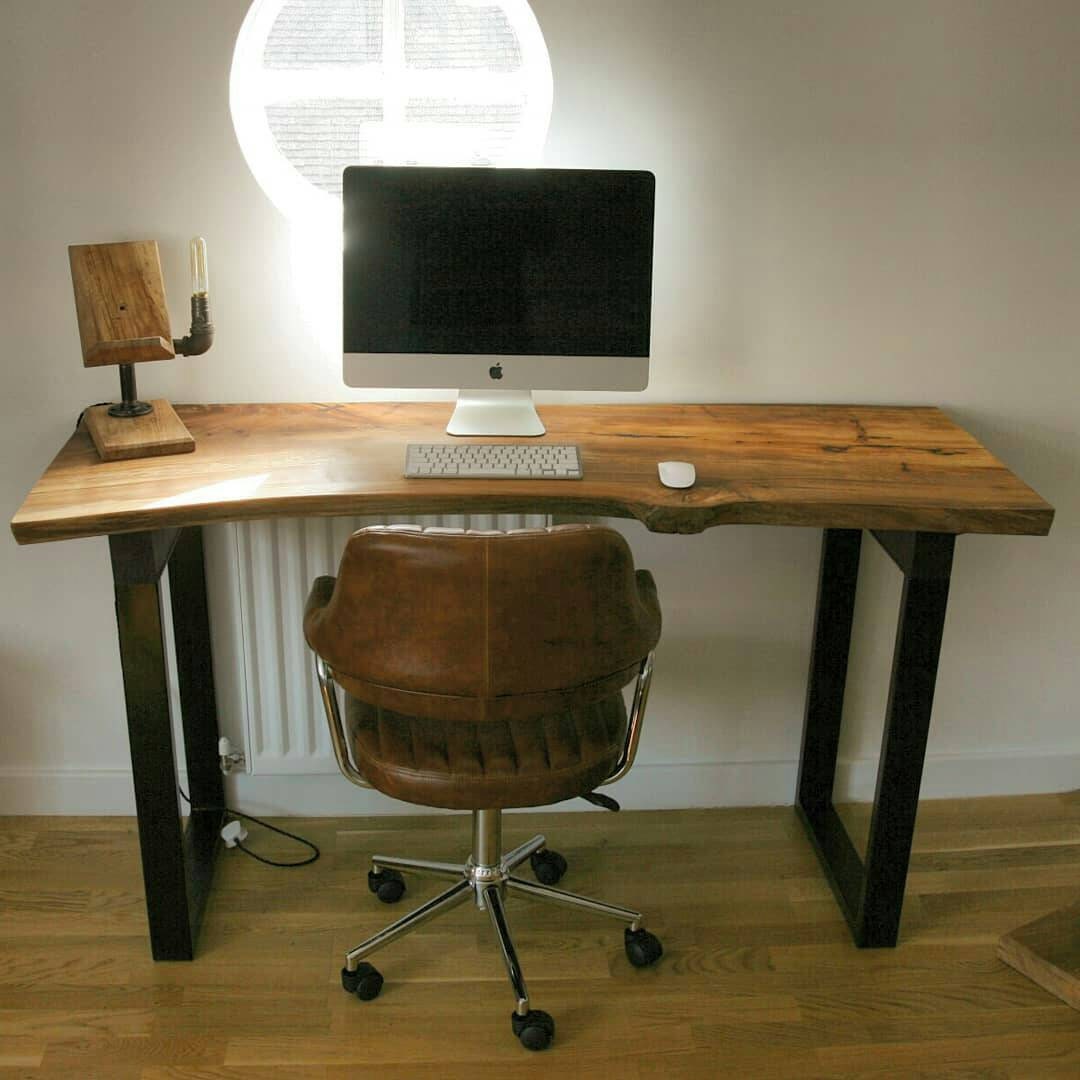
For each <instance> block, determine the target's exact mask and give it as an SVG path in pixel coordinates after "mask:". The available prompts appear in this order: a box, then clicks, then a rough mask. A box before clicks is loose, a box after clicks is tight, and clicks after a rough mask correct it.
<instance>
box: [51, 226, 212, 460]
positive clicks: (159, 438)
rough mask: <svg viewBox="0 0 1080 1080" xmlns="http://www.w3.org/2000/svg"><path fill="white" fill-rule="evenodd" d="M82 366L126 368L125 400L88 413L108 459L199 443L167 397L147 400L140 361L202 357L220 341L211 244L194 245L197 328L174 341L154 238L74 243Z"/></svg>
mask: <svg viewBox="0 0 1080 1080" xmlns="http://www.w3.org/2000/svg"><path fill="white" fill-rule="evenodd" d="M68 257H69V259H70V262H71V283H72V285H73V287H74V290H75V311H76V314H77V316H78V320H79V338H80V341H81V344H82V353H83V366H84V367H100V366H102V365H103V364H117V365H119V367H120V394H121V400H120V401H119V402H118V403H117V404H115V405H95V406H93V407H92V408H89V409H87V410H86V427H87V430H88V431H89V432H90V437H91V438H92V439H93V441H94V446H95V447H97V452H98V455H99V457H101V459H102V460H103V461H117V460H120V459H123V458H140V457H151V456H156V455H160V454H184V453H190V452H191V451H192V450H194V449H195V440H194V439H193V438H192V437H191V433H190V432H189V431H188V429H187V428H186V427H185V426H184V423H183V421H182V420H181V419H180V417H179V416H177V415H176V411H175V410H174V409H173V407H172V406H171V405H170V404H169V402H168V401H166V400H165V399H164V398H156V399H153V400H151V401H149V402H147V401H140V400H139V399H138V394H137V391H136V388H135V364H137V363H141V362H143V361H147V360H167V359H170V358H172V357H174V356H176V355H177V353H179V354H181V355H182V356H198V355H200V354H201V353H204V352H206V351H207V350H208V349H209V348H210V346H211V345H212V344H213V341H214V325H213V323H212V322H211V320H210V298H209V291H208V286H209V280H208V274H207V264H206V241H205V240H204V239H203V238H202V237H201V236H197V237H195V239H193V240H192V241H191V329H190V330H189V331H188V334H187V336H186V337H183V338H179V339H174V338H173V337H172V334H171V331H170V324H169V311H168V307H167V306H166V303H165V284H164V282H163V280H162V276H161V258H160V256H159V254H158V246H157V242H156V241H154V240H133V241H126V242H123V243H116V244H74V245H72V246H71V247H69V248H68Z"/></svg>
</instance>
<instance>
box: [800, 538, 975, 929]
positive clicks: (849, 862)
mask: <svg viewBox="0 0 1080 1080" xmlns="http://www.w3.org/2000/svg"><path fill="white" fill-rule="evenodd" d="M873 535H874V538H875V539H876V540H877V541H878V543H880V544H881V546H882V547H883V548H884V549H885V551H886V552H887V553H888V554H889V556H890V557H891V558H892V559H893V561H894V562H895V563H896V564H897V566H899V567H900V569H901V571H903V574H904V590H903V595H902V597H901V602H900V620H899V626H898V628H897V634H896V648H895V653H894V657H893V670H892V680H891V684H890V688H889V704H888V710H887V716H886V720H885V733H884V736H883V740H882V752H881V759H880V762H879V765H878V778H877V788H876V790H875V793H874V809H873V815H872V817H871V822H870V836H869V842H868V844H867V851H866V860H865V864H864V862H863V860H862V859H861V858H860V857H859V854H858V852H857V851H856V850H855V847H854V845H853V844H852V843H851V839H850V837H849V836H848V834H847V830H846V829H845V828H844V825H843V823H842V822H841V820H840V818H839V816H838V815H837V813H836V810H835V809H834V807H833V803H832V787H833V782H834V779H835V774H836V751H837V744H838V741H839V735H840V718H841V713H842V710H843V700H844V686H845V683H846V678H847V657H848V649H849V644H850V638H851V619H852V614H853V610H854V599H855V582H856V578H857V574H858V561H859V543H858V537H857V534H856V535H855V536H853V535H852V534H851V532H850V531H849V530H827V531H826V533H825V539H824V543H823V546H822V563H821V577H820V581H819V586H818V608H817V616H816V618H815V626H814V644H813V648H812V651H811V660H810V679H809V685H808V688H807V703H806V719H805V723H804V727H803V746H802V756H801V760H800V764H799V782H798V792H797V795H796V809H797V812H798V813H799V816H800V817H801V819H802V821H803V823H804V824H805V826H806V828H807V831H808V833H809V836H810V840H811V842H812V843H813V845H814V849H815V851H816V852H817V855H818V857H819V859H820V860H821V863H822V866H823V868H824V870H825V874H826V876H827V877H828V879H829V883H830V885H831V886H832V888H833V892H834V893H835V894H836V898H837V901H838V902H839V904H840V908H841V910H842V911H843V913H844V916H845V918H846V919H847V921H848V925H849V926H850V928H851V933H852V936H853V937H854V939H855V943H856V945H859V946H860V947H873V946H891V945H895V944H896V939H897V935H898V931H899V927H900V912H901V908H902V906H903V901H904V886H905V884H906V882H907V868H908V862H909V860H910V856H911V840H912V835H913V833H914V829H915V814H916V811H917V809H918V804H919V788H920V785H921V782H922V770H923V762H924V760H925V757H926V740H927V735H928V732H929V728H930V713H931V709H932V706H933V701H934V684H935V681H936V678H937V665H938V657H939V654H940V651H941V637H942V630H943V627H944V622H945V607H946V603H947V600H948V595H949V578H950V574H951V571H952V557H953V548H954V544H955V539H956V538H955V537H954V536H953V535H951V534H947V533H874V534H873Z"/></svg>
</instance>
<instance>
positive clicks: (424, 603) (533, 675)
mask: <svg viewBox="0 0 1080 1080" xmlns="http://www.w3.org/2000/svg"><path fill="white" fill-rule="evenodd" d="M304 631H305V635H306V637H307V640H308V644H309V645H310V646H311V647H312V649H314V650H315V651H316V652H317V653H318V654H319V655H320V656H321V657H322V658H323V659H324V660H325V661H326V663H327V664H328V665H329V667H330V669H331V670H332V672H333V675H334V679H335V681H336V682H337V683H338V684H339V685H340V686H341V687H342V688H343V689H344V690H345V691H346V723H347V733H348V737H349V740H350V744H351V748H352V751H353V756H354V759H355V760H356V762H357V764H358V766H359V767H360V770H361V771H362V772H363V773H364V775H365V777H366V778H367V779H368V780H369V781H370V782H371V783H372V785H373V786H375V787H376V788H378V789H379V790H381V791H383V792H385V793H386V794H388V795H392V796H394V797H396V798H399V799H403V800H405V801H407V802H413V803H417V804H420V805H425V806H442V807H450V808H455V809H496V808H503V807H510V806H534V805H542V804H545V803H551V802H558V801H560V800H561V799H567V798H572V797H574V796H577V795H581V794H584V793H586V792H589V791H591V790H593V788H595V787H596V786H597V785H598V784H599V783H600V782H602V781H603V780H604V779H605V778H606V777H607V776H609V775H610V774H611V772H612V770H613V768H614V765H615V763H616V760H617V759H618V756H619V753H620V751H621V750H622V747H623V742H624V738H625V732H626V710H625V706H624V703H623V697H622V692H621V691H622V688H623V686H625V685H626V684H627V683H629V682H630V681H631V680H632V679H634V678H635V677H636V675H637V672H638V666H639V664H640V662H641V660H642V659H643V658H644V657H645V656H646V655H647V654H648V652H649V651H650V650H651V649H652V648H653V647H654V646H655V645H656V642H657V640H658V638H659V634H660V610H659V604H658V602H657V598H656V589H655V586H654V584H653V581H652V577H651V575H650V574H649V573H648V572H647V571H644V570H640V571H637V572H636V573H635V571H634V566H633V559H632V557H631V554H630V550H629V547H628V546H627V544H626V541H625V540H623V538H622V537H621V536H620V535H619V534H618V533H616V532H615V531H614V530H611V529H606V528H597V527H592V526H584V525H570V526H556V527H554V528H551V529H543V530H517V531H512V532H509V533H499V532H463V531H461V530H451V529H427V530H424V529H421V528H419V527H418V526H412V527H409V526H391V527H385V526H376V527H373V528H369V529H362V530H360V531H359V532H357V533H354V534H353V536H352V537H351V538H350V539H349V542H348V544H347V545H346V548H345V552H344V555H343V557H342V561H341V567H340V570H339V574H338V577H337V578H336V579H335V578H330V577H324V578H319V579H317V580H316V582H315V584H314V586H313V588H312V591H311V595H310V597H309V599H308V605H307V610H306V611H305V616H304Z"/></svg>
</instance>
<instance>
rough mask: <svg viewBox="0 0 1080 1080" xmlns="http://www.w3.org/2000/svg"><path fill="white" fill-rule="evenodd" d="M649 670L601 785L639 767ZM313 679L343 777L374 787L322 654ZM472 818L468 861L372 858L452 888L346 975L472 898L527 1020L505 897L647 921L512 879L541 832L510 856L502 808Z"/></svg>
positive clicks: (382, 934)
mask: <svg viewBox="0 0 1080 1080" xmlns="http://www.w3.org/2000/svg"><path fill="white" fill-rule="evenodd" d="M652 672H653V653H652V652H650V653H649V654H648V656H646V657H645V659H644V660H642V661H641V665H640V667H639V668H638V674H637V679H636V681H635V683H634V696H633V700H632V702H631V705H630V716H629V718H628V720H627V725H626V738H625V740H624V742H623V747H622V750H621V751H620V753H619V757H618V759H617V760H616V763H615V767H614V769H613V770H612V772H611V775H610V776H608V777H607V779H605V780H604V781H603V782H602V783H601V785H600V786H601V787H603V786H605V785H607V784H613V783H615V781H616V780H619V779H621V778H622V777H623V776H625V775H626V774H627V773H628V772H629V771H630V768H631V766H632V765H633V764H634V759H635V757H636V756H637V750H638V743H639V742H640V740H641V729H642V726H643V723H644V719H645V708H646V705H647V704H648V700H649V686H650V685H651V683H652ZM315 674H316V677H317V678H318V681H319V691H320V694H321V696H322V701H323V708H324V709H325V711H326V718H327V722H328V724H329V727H330V741H331V743H332V745H333V747H334V756H335V758H336V759H337V763H338V767H339V768H340V769H341V772H342V774H343V775H344V776H345V777H346V779H348V780H350V781H351V782H352V783H354V784H356V785H357V786H358V787H363V788H371V787H372V785H371V784H370V783H369V782H368V781H367V780H365V779H364V775H363V773H362V772H361V771H360V769H359V768H358V767H357V765H356V763H355V762H354V761H353V758H352V754H351V753H350V751H349V745H348V740H347V738H346V736H345V725H344V723H343V721H342V717H341V709H340V706H339V703H338V694H337V691H338V687H337V684H336V683H335V682H334V676H333V672H332V671H331V670H330V668H329V666H328V665H327V664H326V662H325V661H324V660H323V659H322V657H320V656H318V655H316V657H315ZM472 820H473V839H472V853H471V854H470V856H469V858H468V861H467V862H465V863H446V862H433V861H431V860H428V859H408V858H399V857H397V856H392V855H373V856H372V857H371V869H372V872H373V873H376V874H377V873H379V872H380V871H382V870H397V871H405V872H406V873H414V874H427V875H432V876H435V877H442V878H450V879H451V880H453V882H454V884H453V885H451V886H450V887H449V888H447V889H445V890H444V891H443V892H441V893H439V895H438V896H435V897H432V899H430V900H428V901H427V902H426V903H424V904H422V905H421V906H420V907H418V908H416V909H415V910H413V911H410V912H409V913H408V914H407V915H404V916H402V918H400V919H398V920H397V921H396V922H393V923H391V924H390V925H389V926H387V927H385V928H384V929H382V930H380V931H379V932H378V933H377V934H374V935H373V936H372V937H370V938H368V939H367V940H366V941H363V942H361V943H360V944H359V945H357V946H356V947H355V948H353V949H350V950H349V951H348V952H347V953H346V954H345V970H346V971H348V972H355V971H356V970H357V969H358V967H359V966H360V962H361V961H362V960H363V959H364V958H365V957H367V956H370V955H371V954H372V953H373V952H375V951H376V950H377V949H381V948H383V946H385V945H389V944H390V943H391V942H392V941H396V940H398V939H399V938H402V937H404V936H405V935H406V934H408V933H410V932H411V931H413V930H415V929H416V928H417V927H418V926H422V925H423V924H424V923H426V922H428V921H429V920H431V919H434V918H436V917H437V916H439V915H442V914H445V913H446V912H447V911H450V910H452V909H453V908H455V907H457V906H458V905H460V904H463V903H464V902H465V901H466V900H468V899H470V898H472V900H473V901H474V903H475V904H476V907H477V908H478V909H480V910H481V911H487V913H488V917H489V918H490V920H491V926H492V929H493V930H494V932H495V937H496V940H497V941H498V943H499V948H500V950H501V952H502V957H503V962H504V964H505V965H506V973H507V975H508V977H509V979H510V986H511V989H512V991H513V994H514V999H515V1004H514V1011H515V1012H516V1013H517V1015H518V1016H521V1017H524V1016H527V1015H528V1013H529V993H528V990H527V988H526V986H525V978H524V976H523V975H522V973H521V965H520V963H519V962H518V958H517V951H516V950H515V948H514V942H513V939H512V938H511V936H510V928H509V925H508V923H507V919H506V907H505V899H506V893H507V892H511V893H516V894H518V895H520V896H524V897H527V898H529V899H532V900H542V901H546V902H548V903H554V904H561V905H564V906H566V907H573V908H583V909H585V910H586V911H593V912H596V913H597V914H600V915H606V916H608V917H610V918H613V919H617V920H619V921H621V922H625V923H627V924H628V928H629V929H630V930H631V931H637V930H641V929H642V927H643V924H644V918H645V917H644V915H642V913H641V912H640V911H634V910H632V909H631V908H624V907H619V906H617V905H615V904H607V903H604V902H603V901H601V900H593V899H591V898H590V897H587V896H579V895H578V894H577V893H571V892H566V891H565V890H563V889H556V888H554V887H552V886H551V885H542V884H539V883H537V882H532V881H525V880H523V879H522V878H519V877H515V876H514V873H513V871H514V870H515V869H516V868H517V867H518V866H520V865H521V864H522V863H523V862H525V860H526V859H528V858H530V857H531V856H532V855H534V854H535V853H536V852H539V851H542V850H543V849H544V848H545V847H547V839H546V837H544V836H543V835H542V834H538V835H536V836H534V837H533V838H532V839H531V840H526V841H525V843H523V844H519V845H518V846H517V847H516V848H514V849H513V850H512V851H508V852H505V853H501V851H502V811H501V810H474V811H473V812H472Z"/></svg>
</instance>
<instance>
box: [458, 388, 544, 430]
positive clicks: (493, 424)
mask: <svg viewBox="0 0 1080 1080" xmlns="http://www.w3.org/2000/svg"><path fill="white" fill-rule="evenodd" d="M545 430H546V429H545V427H544V425H543V423H542V422H541V420H540V417H539V416H538V415H537V412H536V406H535V405H534V404H533V398H532V394H531V393H530V392H529V391H528V390H459V391H458V397H457V405H456V406H455V407H454V413H453V415H452V416H451V417H450V423H449V424H447V425H446V432H447V434H448V435H543V434H544V432H545Z"/></svg>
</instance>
